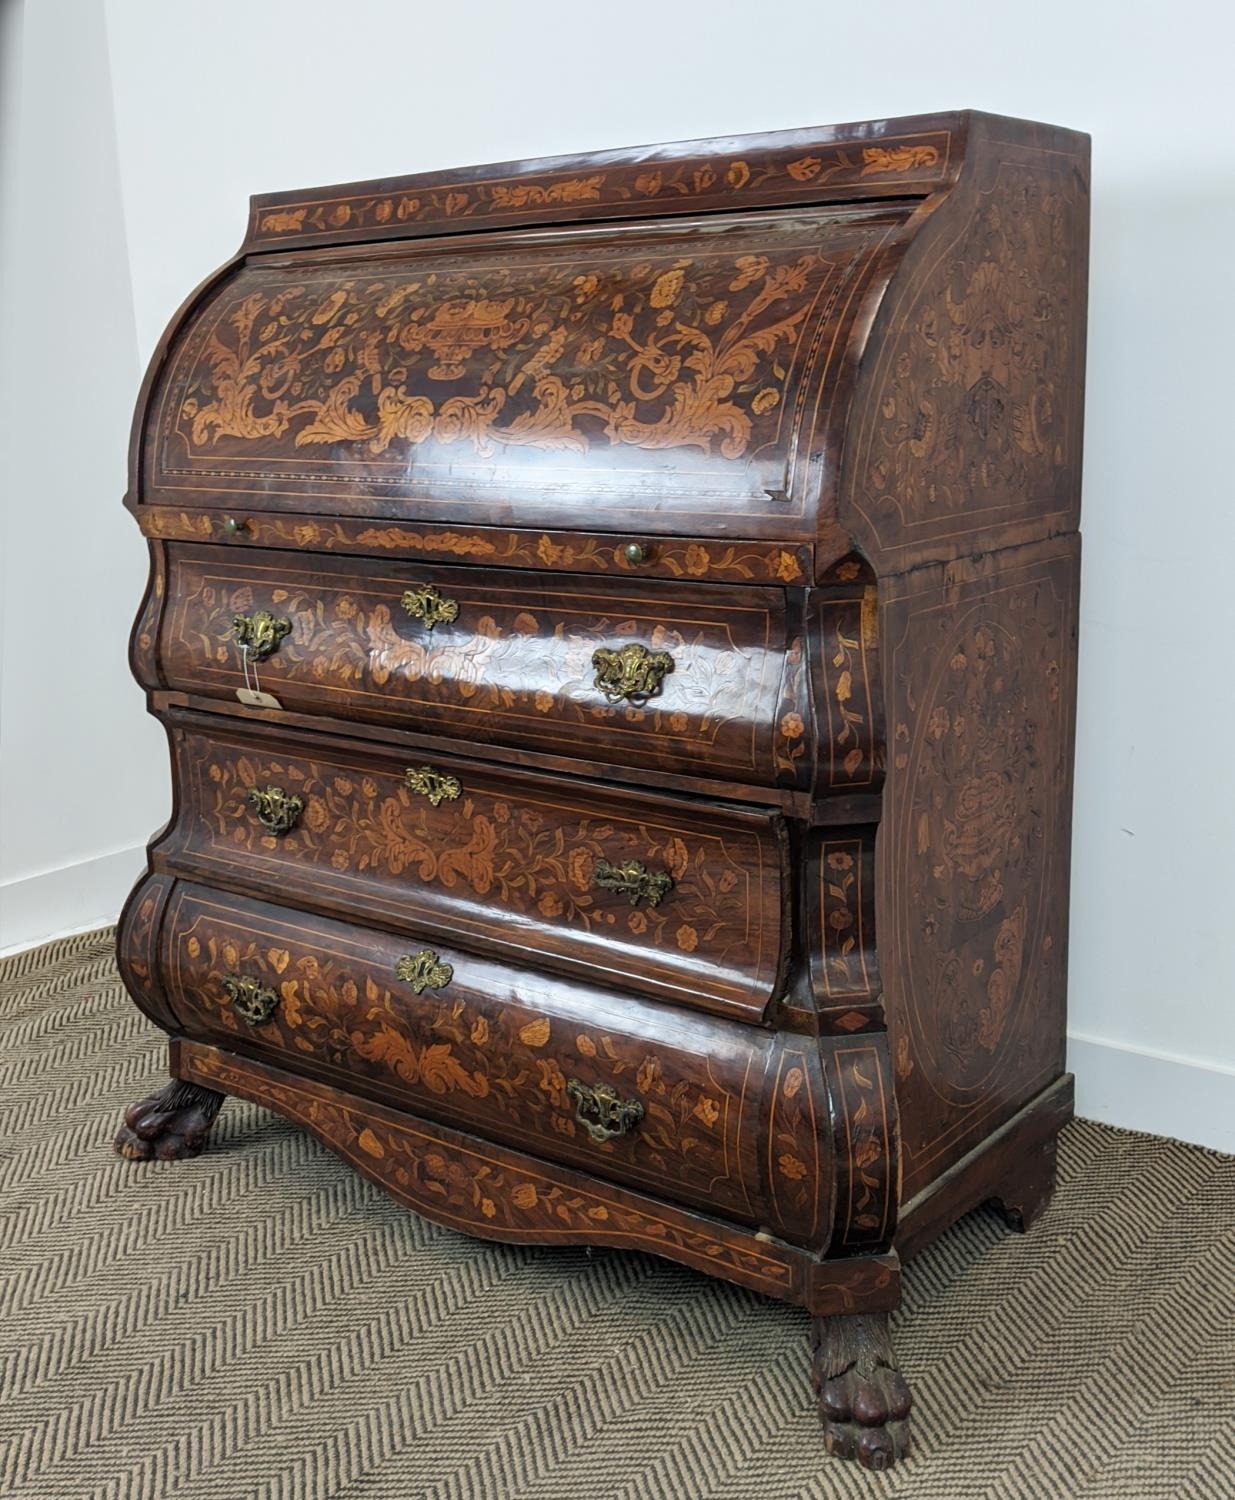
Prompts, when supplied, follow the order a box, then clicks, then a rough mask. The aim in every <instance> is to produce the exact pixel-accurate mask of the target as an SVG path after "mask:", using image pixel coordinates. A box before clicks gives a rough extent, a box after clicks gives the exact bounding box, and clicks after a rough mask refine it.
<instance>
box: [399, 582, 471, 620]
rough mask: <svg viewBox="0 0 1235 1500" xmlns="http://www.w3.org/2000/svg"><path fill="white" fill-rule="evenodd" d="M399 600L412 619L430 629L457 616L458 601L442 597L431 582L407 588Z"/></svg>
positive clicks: (455, 618)
mask: <svg viewBox="0 0 1235 1500" xmlns="http://www.w3.org/2000/svg"><path fill="white" fill-rule="evenodd" d="M400 602H401V603H402V605H403V608H404V609H405V610H407V612H408V614H409V615H411V617H412V619H413V620H422V621H423V622H424V623H425V625H427V626H428V627H429V629H430V630H432V629H433V627H434V626H435V625H441V624H442V623H443V622H444V623H445V624H447V625H449V624H450V623H451V621H452V620H457V619H458V618H459V601H458V600H457V599H445V598H443V597H442V595H441V594H439V593H438V591H437V590H436V589H435V588H434V587H433V585H432V584H431V583H422V584H421V585H420V586H419V588H414V589H408V590H407V592H406V593H405V594H404V595H403V598H402V600H401V601H400Z"/></svg>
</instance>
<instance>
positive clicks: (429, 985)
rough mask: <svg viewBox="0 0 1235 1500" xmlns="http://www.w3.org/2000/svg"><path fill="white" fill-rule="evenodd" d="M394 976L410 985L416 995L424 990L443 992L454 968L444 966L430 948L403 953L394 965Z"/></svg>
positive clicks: (447, 965) (448, 965)
mask: <svg viewBox="0 0 1235 1500" xmlns="http://www.w3.org/2000/svg"><path fill="white" fill-rule="evenodd" d="M395 976H396V978H399V979H401V980H403V982H404V983H405V984H410V985H411V987H412V989H413V990H414V991H415V992H416V994H418V995H419V994H421V993H422V992H423V991H424V990H444V989H445V988H446V986H447V985H448V984H449V983H450V981H451V980H452V979H453V978H454V976H455V971H454V966H453V965H451V964H444V963H443V962H442V961H441V959H440V958H438V956H437V954H436V953H434V952H433V950H432V949H431V948H421V949H420V951H419V952H418V953H405V954H404V956H403V957H402V958H401V959H400V960H399V961H398V963H397V964H395Z"/></svg>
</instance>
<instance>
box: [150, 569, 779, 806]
mask: <svg viewBox="0 0 1235 1500" xmlns="http://www.w3.org/2000/svg"><path fill="white" fill-rule="evenodd" d="M172 571H173V574H174V583H173V585H172V587H171V589H170V591H169V592H170V596H171V597H170V607H169V608H168V610H167V611H166V613H165V614H164V617H163V627H162V634H161V641H160V646H161V652H160V662H161V666H162V670H163V674H164V681H165V682H166V684H167V686H169V687H174V688H179V689H181V690H183V691H186V692H191V693H203V692H204V693H209V694H212V695H216V696H220V697H224V698H228V699H231V700H234V699H235V696H236V691H237V689H239V688H242V687H244V686H246V682H245V671H246V664H245V661H244V659H243V657H242V654H241V651H240V649H239V646H238V644H237V639H236V627H235V619H236V616H237V615H245V616H248V615H251V614H252V613H254V612H255V611H263V610H264V611H266V612H267V613H270V614H272V615H274V616H277V617H279V618H281V619H286V620H289V621H290V622H291V629H290V632H289V633H288V634H287V635H286V637H285V638H284V639H283V640H281V641H280V643H279V646H278V649H277V650H275V651H274V652H272V654H271V655H270V656H269V657H267V658H266V659H265V660H263V661H262V662H261V663H260V664H259V669H258V677H259V680H260V683H261V686H262V688H263V689H264V690H266V691H268V692H270V693H272V694H273V695H274V696H275V697H276V698H277V699H278V701H279V703H280V704H281V705H282V706H283V707H284V708H287V709H293V710H297V711H300V712H316V713H319V714H329V715H334V716H336V717H342V718H357V719H367V720H370V721H373V722H377V723H385V724H393V725H396V726H400V725H401V726H405V727H409V728H411V727H414V728H416V729H421V730H433V731H436V732H447V733H455V734H458V735H459V736H461V737H462V738H463V739H464V740H471V739H474V738H479V739H483V740H500V741H502V742H504V743H506V744H510V745H526V746H532V747H537V746H538V747H541V748H544V749H546V750H548V751H549V752H550V753H552V754H557V755H570V754H573V755H576V756H580V757H584V756H587V757H591V756H594V757H596V758H597V759H601V760H616V761H619V762H622V761H629V760H630V758H631V757H632V756H635V757H638V759H639V760H640V761H641V762H642V763H644V764H650V765H656V766H660V767H663V768H664V769H666V770H683V769H684V770H693V771H697V772H699V773H702V774H709V775H714V776H715V775H721V774H725V775H728V776H729V777H730V778H731V779H734V780H740V781H754V782H761V781H768V782H785V781H788V782H790V784H792V780H793V779H795V778H805V776H806V775H808V773H809V763H808V760H807V759H806V758H803V759H799V760H791V761H789V762H787V763H786V762H783V761H782V760H781V759H779V758H778V757H776V756H775V754H774V751H773V738H774V734H775V732H776V725H777V713H778V707H779V708H780V719H781V721H783V719H784V715H785V712H786V711H787V710H786V708H785V707H784V706H783V705H781V704H779V701H778V695H779V691H780V686H781V680H782V677H783V676H784V671H785V662H784V658H785V654H786V651H787V649H788V642H787V641H786V635H785V632H786V626H785V618H784V596H783V594H782V592H781V591H780V590H778V589H767V588H763V589H759V588H743V589H738V588H725V587H719V586H715V585H710V584H703V583H699V584H692V585H690V586H685V585H667V584H665V583H662V582H659V581H654V580H650V579H649V580H639V581H635V580H631V581H630V582H620V583H619V582H610V581H608V580H599V579H598V580H594V581H592V580H588V581H586V582H583V583H576V582H572V581H570V580H563V579H562V578H560V577H549V576H539V577H538V576H536V575H524V576H522V577H519V576H512V575H511V574H510V573H508V572H505V571H498V570H494V571H493V572H486V571H484V570H482V569H476V568H471V569H467V568H446V567H441V566H431V565H425V566H419V565H417V566H413V565H399V564H387V563H369V562H363V561H359V560H349V559H343V558H338V559H336V558H318V559H317V560H316V561H314V562H313V563H312V564H311V565H310V564H306V563H304V562H302V561H301V560H300V559H299V558H298V557H295V556H290V557H289V556H284V555H282V554H279V553H274V552H257V551H247V550H246V551H244V552H239V551H233V550H231V549H226V550H224V549H221V548H211V547H200V548H199V547H190V546H179V545H178V546H176V547H175V548H174V550H173V560H172ZM426 584H432V585H433V586H434V587H435V589H436V590H437V592H438V593H439V594H440V595H441V596H443V597H444V598H448V599H449V600H450V601H452V602H453V603H455V604H457V606H458V610H457V613H456V614H455V616H454V618H453V619H450V620H449V621H446V622H444V623H437V624H435V625H434V627H433V628H429V627H428V626H427V625H426V624H425V623H424V622H423V621H421V620H419V619H415V618H413V617H411V616H410V615H409V614H408V612H407V610H406V608H405V606H404V605H403V603H402V600H403V598H404V596H405V595H406V594H408V593H409V591H411V590H413V589H417V588H420V587H422V586H424V585H426ZM627 645H632V646H638V647H640V648H641V649H642V650H644V651H645V652H648V653H656V654H657V656H661V655H664V654H667V655H668V656H669V657H670V658H671V663H672V665H671V669H670V670H669V671H668V672H667V673H666V674H665V675H664V676H663V678H662V679H661V680H660V682H659V683H658V684H657V685H656V687H655V691H653V692H652V693H650V694H648V695H641V696H639V697H637V698H627V699H624V700H622V701H618V702H613V701H611V700H610V698H609V697H608V696H606V693H605V691H604V690H603V689H602V687H601V686H599V685H598V680H597V678H598V670H597V664H596V660H595V658H596V653H597V651H601V650H620V649H621V648H622V647H624V646H627ZM796 690H797V691H799V692H800V691H801V688H800V686H799V687H798V688H797V689H796ZM799 716H800V717H802V719H803V721H804V722H806V715H805V713H804V712H803V710H802V709H801V708H800V709H799Z"/></svg>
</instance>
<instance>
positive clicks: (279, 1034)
mask: <svg viewBox="0 0 1235 1500" xmlns="http://www.w3.org/2000/svg"><path fill="white" fill-rule="evenodd" d="M162 946H163V954H162V969H163V973H164V974H165V976H166V979H167V994H168V998H169V1000H170V1003H171V1006H172V1008H173V1010H174V1011H175V1012H176V1014H177V1016H178V1018H179V1019H180V1021H181V1024H182V1025H183V1026H184V1028H185V1030H186V1032H187V1033H188V1034H189V1035H195V1036H198V1037H203V1038H214V1039H219V1038H224V1039H226V1040H227V1041H228V1042H229V1043H230V1044H233V1045H237V1046H240V1047H241V1048H242V1050H247V1051H251V1052H253V1053H255V1054H264V1055H267V1056H269V1057H272V1058H273V1059H275V1060H277V1061H280V1062H282V1064H283V1065H284V1066H289V1067H292V1068H296V1069H300V1070H308V1071H311V1072H314V1073H316V1074H317V1075H319V1076H321V1077H323V1078H325V1079H326V1080H328V1081H334V1082H336V1083H338V1084H339V1085H340V1086H341V1087H344V1088H360V1089H361V1090H362V1091H363V1090H364V1089H366V1088H367V1089H368V1090H369V1092H370V1093H372V1094H374V1095H377V1096H380V1097H382V1098H384V1099H387V1100H389V1101H391V1102H394V1103H402V1104H404V1105H406V1107H408V1108H410V1109H412V1110H414V1111H415V1112H418V1113H422V1114H426V1115H429V1116H432V1117H434V1118H438V1119H441V1120H444V1121H446V1122H448V1123H453V1124H457V1125H460V1126H462V1127H464V1128H467V1129H469V1130H473V1131H476V1132H478V1133H479V1134H482V1135H485V1136H488V1137H489V1138H491V1139H496V1140H502V1141H505V1142H508V1143H509V1144H512V1145H517V1146H521V1147H523V1148H526V1149H528V1150H531V1151H533V1152H534V1153H535V1154H537V1155H540V1156H544V1157H547V1158H550V1159H553V1160H558V1161H562V1162H565V1163H568V1164H571V1165H575V1166H579V1167H583V1168H585V1169H586V1170H588V1171H591V1172H595V1173H598V1174H600V1175H602V1176H605V1177H608V1178H611V1179H614V1180H621V1181H626V1182H630V1183H635V1184H640V1185H643V1186H647V1187H651V1188H654V1189H656V1190H658V1191H661V1192H663V1193H665V1194H666V1195H667V1196H670V1197H673V1198H676V1199H679V1200H681V1201H684V1202H690V1203H694V1204H698V1205H702V1206H706V1207H709V1208H711V1209H713V1210H714V1211H717V1212H721V1213H724V1214H726V1215H729V1216H731V1217H735V1218H738V1219H741V1220H744V1221H747V1222H767V1221H768V1218H769V1216H770V1215H771V1214H774V1213H775V1208H774V1206H772V1200H771V1197H770V1195H769V1194H768V1193H766V1192H765V1189H764V1187H763V1185H762V1182H761V1175H760V1152H759V1150H758V1147H757V1139H758V1136H759V1130H758V1120H759V1115H760V1111H761V1099H762V1094H763V1090H764V1088H765V1080H768V1079H769V1078H771V1079H772V1082H771V1086H772V1087H775V1080H774V1075H773V1072H772V1069H773V1067H774V1065H775V1063H776V1062H777V1061H778V1051H777V1049H778V1046H779V1041H778V1038H777V1036H776V1034H775V1033H773V1032H768V1031H763V1030H760V1029H758V1028H755V1027H750V1026H742V1025H740V1024H737V1023H734V1022H729V1021H722V1020H718V1019H716V1018H713V1017H705V1016H698V1015H690V1014H689V1013H687V1012H677V1011H674V1010H671V1009H669V1008H668V1007H664V1006H658V1005H654V1004H652V1003H650V1002H646V1001H639V1000H634V999H631V998H629V997H615V996H612V995H607V994H606V993H605V992H604V991H600V990H594V989H587V988H583V987H580V986H578V985H574V984H571V983H569V982H566V981H558V980H555V979H552V978H549V977H545V976H542V975H532V974H521V973H519V972H517V971H515V970H512V969H509V968H506V967H504V966H502V965H499V964H496V963H493V962H489V961H485V960H482V959H477V958H474V957H471V956H470V955H468V954H465V953H462V952H459V951H457V950H453V949H448V948H446V947H444V946H442V945H440V944H436V943H434V944H432V945H430V944H429V943H428V942H426V941H422V940H420V939H419V938H417V937H416V936H414V935H411V934H405V935H404V936H402V937H399V938H395V937H393V936H389V935H387V934H384V933H376V932H368V931H362V930H359V929H356V928H352V927H348V926H345V925H344V924H342V923H339V922H333V921H330V920H328V919H325V918H317V917H309V916H306V915H304V914H302V913H299V912H294V911H291V910H288V909H286V908H279V907H272V906H267V905H264V904H261V903H258V902H254V901H250V900H248V899H246V898H244V897H239V896H231V895H223V894H220V893H217V892H212V891H210V890H207V889H206V888H204V887H199V886H193V885H187V884H178V885H177V886H176V888H175V890H174V892H173V895H172V897H171V900H170V902H169V907H168V915H167V918H166V921H165V924H164V929H163V939H162ZM795 1185H796V1186H798V1187H799V1188H800V1187H801V1186H802V1184H801V1183H800V1182H799V1183H797V1184H795ZM810 1186H811V1187H814V1186H815V1183H813V1182H812V1183H811V1184H810Z"/></svg>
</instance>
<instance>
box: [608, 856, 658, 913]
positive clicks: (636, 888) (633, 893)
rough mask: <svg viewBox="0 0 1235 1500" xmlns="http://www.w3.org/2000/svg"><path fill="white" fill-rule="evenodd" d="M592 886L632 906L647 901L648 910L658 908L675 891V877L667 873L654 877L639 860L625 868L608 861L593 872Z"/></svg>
mask: <svg viewBox="0 0 1235 1500" xmlns="http://www.w3.org/2000/svg"><path fill="white" fill-rule="evenodd" d="M592 884H593V885H598V886H599V887H600V889H601V890H602V891H618V892H619V893H620V894H621V895H623V896H629V897H630V904H631V905H632V906H638V905H639V903H640V901H646V902H647V904H648V905H649V906H659V905H660V903H661V902H662V901H663V900H664V899H665V897H666V896H667V895H668V894H669V892H670V891H671V890H672V889H673V876H672V875H670V873H669V872H668V870H659V871H657V873H656V874H655V875H653V874H652V872H651V870H649V869H648V867H647V866H646V865H641V864H640V863H639V861H638V860H637V859H628V860H627V861H626V863H625V864H624V865H611V864H610V863H609V861H608V860H607V859H598V860H597V861H596V868H595V870H593V872H592Z"/></svg>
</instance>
